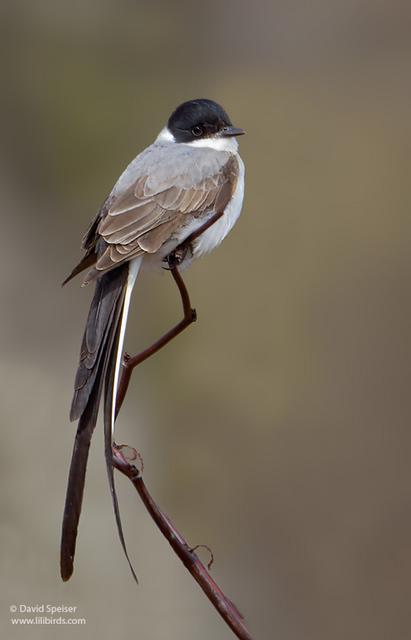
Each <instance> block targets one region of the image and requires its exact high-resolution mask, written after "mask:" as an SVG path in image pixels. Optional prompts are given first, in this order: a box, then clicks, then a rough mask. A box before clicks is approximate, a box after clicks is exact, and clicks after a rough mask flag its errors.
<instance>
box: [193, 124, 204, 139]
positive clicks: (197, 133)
mask: <svg viewBox="0 0 411 640" xmlns="http://www.w3.org/2000/svg"><path fill="white" fill-rule="evenodd" d="M191 133H192V134H193V136H195V137H196V138H199V137H200V136H201V135H202V134H203V127H200V126H198V125H197V126H196V127H193V128H192V129H191Z"/></svg>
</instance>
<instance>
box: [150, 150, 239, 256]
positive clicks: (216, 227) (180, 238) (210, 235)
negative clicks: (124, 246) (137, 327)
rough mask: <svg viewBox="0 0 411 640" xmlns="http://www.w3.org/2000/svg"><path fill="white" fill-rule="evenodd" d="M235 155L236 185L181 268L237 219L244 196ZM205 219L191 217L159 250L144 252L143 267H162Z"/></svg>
mask: <svg viewBox="0 0 411 640" xmlns="http://www.w3.org/2000/svg"><path fill="white" fill-rule="evenodd" d="M236 155H237V160H238V163H239V173H238V178H237V185H236V188H235V191H234V193H233V195H232V198H231V200H230V202H229V203H228V205H227V206H226V208H225V211H224V214H223V215H222V216H221V218H219V219H218V220H217V221H216V222H214V223H213V224H212V225H211V226H210V227H209V228H208V229H207V230H206V231H204V233H202V234H201V235H200V236H199V237H198V238H196V240H194V242H193V247H192V249H193V253H192V254H191V253H190V252H188V253H187V256H186V258H185V259H184V261H183V263H182V264H181V265H180V266H181V268H183V269H185V268H186V267H188V266H189V265H190V264H191V262H192V261H193V260H194V259H195V258H200V257H201V256H203V255H206V254H207V253H210V252H211V251H212V250H213V249H215V247H217V246H218V245H219V244H220V242H222V241H223V240H224V238H225V237H226V235H227V234H228V233H229V232H230V231H231V229H232V228H233V226H234V225H235V223H236V222H237V220H238V217H239V215H240V213H241V207H242V205H243V198H244V163H243V161H242V160H241V158H240V156H239V155H238V154H236ZM214 213H215V212H214V211H213V212H211V213H210V217H211V216H212V215H214ZM206 220H207V218H204V217H203V218H201V220H200V219H198V218H193V219H192V220H191V222H190V223H189V224H187V225H184V227H183V228H182V229H181V231H180V232H179V233H178V234H177V235H174V236H173V237H172V238H170V240H169V241H168V242H166V243H165V244H164V245H163V246H162V247H161V249H160V250H159V251H157V252H156V253H155V254H146V255H145V256H144V262H143V268H145V269H147V268H148V269H152V268H154V269H156V268H158V267H164V262H163V258H164V257H165V256H167V255H168V254H169V253H171V252H172V251H173V250H174V249H175V248H176V247H177V246H178V245H180V244H181V243H182V242H184V240H185V239H186V238H188V236H189V235H191V234H192V233H193V232H195V231H196V230H197V229H198V228H199V227H200V226H201V225H203V224H204V222H206Z"/></svg>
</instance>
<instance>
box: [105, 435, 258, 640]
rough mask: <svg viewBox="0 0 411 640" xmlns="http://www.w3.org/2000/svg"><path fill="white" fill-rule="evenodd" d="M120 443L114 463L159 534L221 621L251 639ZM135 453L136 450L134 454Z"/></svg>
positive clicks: (238, 634) (239, 635)
mask: <svg viewBox="0 0 411 640" xmlns="http://www.w3.org/2000/svg"><path fill="white" fill-rule="evenodd" d="M121 448H122V447H121V446H117V445H114V446H113V465H114V466H115V467H116V469H118V470H119V471H121V473H123V474H124V475H125V476H126V477H127V478H129V480H131V482H132V484H133V486H134V488H135V489H136V491H137V493H138V495H139V496H140V498H141V500H142V501H143V503H144V505H145V507H146V509H147V511H148V512H149V514H150V515H151V517H152V518H153V520H154V522H155V523H156V525H157V527H158V528H159V529H160V531H161V533H162V534H163V535H164V537H165V538H166V539H167V540H168V542H169V543H170V545H171V547H172V548H173V550H174V551H175V553H176V554H177V555H178V557H179V558H180V560H181V561H182V563H183V564H184V566H185V567H186V568H187V569H188V571H189V572H190V573H191V575H192V576H193V578H194V579H195V580H196V581H197V583H198V584H199V585H200V587H201V588H202V590H203V591H204V593H205V594H206V596H207V598H208V599H209V600H210V602H211V603H212V604H213V605H214V607H215V608H216V609H217V611H218V612H219V614H220V615H221V617H222V618H223V620H224V621H225V622H226V623H227V624H228V626H229V627H230V629H231V630H232V631H233V632H234V633H235V635H236V636H237V638H240V640H252V636H251V635H250V632H249V631H248V629H247V627H246V626H245V624H244V621H243V616H242V615H241V613H240V612H239V610H238V609H237V607H236V606H235V604H234V603H233V602H231V600H229V598H227V596H226V595H225V594H224V592H223V591H222V590H221V589H220V587H219V586H218V584H217V583H216V582H215V580H213V578H212V577H211V576H210V574H209V572H208V571H207V569H206V567H205V566H204V564H203V563H202V562H201V560H200V558H199V557H198V556H197V554H196V553H194V549H193V548H191V547H190V546H189V545H188V544H187V541H186V540H185V538H184V537H183V536H182V535H181V533H179V531H177V529H176V528H175V526H174V525H173V523H172V522H171V520H170V519H169V518H168V517H167V516H166V515H165V514H164V513H163V512H162V511H161V509H160V508H159V507H158V506H157V504H156V503H155V501H154V500H153V498H152V497H151V495H150V493H149V492H148V489H147V487H146V485H145V483H144V480H143V478H142V476H141V474H140V471H139V470H138V469H137V467H135V466H134V465H131V464H129V462H128V461H127V460H126V459H125V457H124V456H123V454H122V453H121ZM135 455H136V456H137V453H135Z"/></svg>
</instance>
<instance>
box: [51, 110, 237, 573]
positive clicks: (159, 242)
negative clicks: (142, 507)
mask: <svg viewBox="0 0 411 640" xmlns="http://www.w3.org/2000/svg"><path fill="white" fill-rule="evenodd" d="M243 133H244V131H243V130H242V129H238V128H236V127H234V126H233V125H232V123H231V121H230V118H229V117H228V115H227V114H226V112H225V111H224V110H223V109H222V108H221V107H220V106H219V105H218V104H217V103H215V102H213V101H212V100H205V99H198V100H190V101H189V102H184V103H183V104H181V105H180V106H179V107H178V108H177V109H176V110H175V111H174V112H173V113H172V114H171V116H170V118H169V120H168V123H167V126H165V127H164V128H163V129H162V130H161V132H160V134H159V135H158V137H157V138H156V140H155V141H154V143H153V144H152V145H150V146H149V147H147V149H145V150H144V151H143V152H142V153H140V154H139V155H138V156H137V157H136V158H134V160H133V161H132V162H131V163H130V164H129V165H128V167H127V169H126V170H125V171H124V173H123V174H122V175H121V176H120V178H119V179H118V181H117V182H116V184H115V186H114V188H113V190H112V191H111V193H110V195H109V196H108V197H107V199H106V200H105V202H104V203H103V205H102V207H101V209H100V210H99V212H98V213H97V215H96V217H95V218H94V220H93V222H92V223H91V226H90V228H89V230H88V232H87V234H86V235H85V237H84V239H83V248H84V250H85V255H84V257H83V259H82V260H81V262H80V263H79V265H77V266H76V267H75V269H74V270H73V271H72V273H71V274H70V276H69V277H68V278H67V280H66V281H65V282H67V281H68V280H70V279H71V278H72V277H74V276H75V275H77V274H78V273H80V272H81V271H83V270H85V269H88V272H87V275H86V277H85V281H84V284H87V283H88V282H92V281H94V282H95V292H94V297H93V300H92V303H91V308H90V311H89V314H88V318H87V324H86V328H85V332H84V336H83V342H82V345H81V352H80V363H79V366H78V369H77V375H76V379H75V389H74V396H73V400H72V404H71V411H70V419H71V420H78V427H77V433H76V439H75V442H74V449H73V454H72V459H71V466H70V473H69V479H68V487H67V494H66V503H65V508H64V518H63V530H62V540H61V558H60V567H61V576H62V578H63V580H68V579H69V578H70V576H71V574H72V572H73V561H74V552H75V545H76V537H77V529H78V522H79V518H80V511H81V504H82V499H83V490H84V482H85V474H86V466H87V458H88V451H89V447H90V441H91V436H92V434H93V430H94V427H95V425H96V421H97V414H98V409H99V404H100V397H101V394H102V390H103V387H104V394H103V395H104V432H105V454H106V463H107V471H108V476H109V483H110V489H111V494H112V498H113V504H114V510H115V515H116V520H117V525H118V529H119V535H120V540H121V543H122V545H123V548H124V551H125V553H126V556H127V559H128V555H127V551H126V548H125V543H124V537H123V533H122V528H121V522H120V516H119V510H118V504H117V498H116V493H115V488H114V477H113V465H112V445H113V437H114V422H115V417H116V393H117V388H118V381H119V373H120V367H121V355H122V349H123V343H124V334H125V329H126V323H127V314H128V310H129V305H130V297H131V292H132V289H133V286H134V283H135V281H136V278H137V275H138V273H139V271H140V269H145V268H148V267H155V268H156V267H157V268H161V267H164V266H165V263H167V261H168V262H169V265H170V266H171V264H172V265H173V266H174V267H175V266H176V264H178V265H179V266H181V267H182V268H185V267H186V266H188V265H189V264H190V263H191V261H192V260H193V259H194V258H198V257H200V256H202V255H204V254H206V253H209V252H210V251H212V250H213V249H214V247H216V246H217V245H218V244H220V242H221V241H222V240H223V239H224V237H225V236H226V235H227V233H228V232H229V231H230V230H231V228H232V227H233V225H234V223H235V222H236V220H237V218H238V216H239V215H240V211H241V206H242V202H243V194H244V164H243V162H242V160H241V158H240V156H239V154H238V143H237V139H236V136H239V135H241V134H243ZM171 257H172V263H171V261H170V259H171ZM128 561H129V560H128ZM129 563H130V561H129ZM130 567H131V564H130ZM131 570H132V572H133V575H134V577H135V574H134V571H133V568H132V567H131Z"/></svg>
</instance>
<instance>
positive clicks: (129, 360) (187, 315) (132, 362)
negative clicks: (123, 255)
mask: <svg viewBox="0 0 411 640" xmlns="http://www.w3.org/2000/svg"><path fill="white" fill-rule="evenodd" d="M170 272H171V275H172V276H173V278H174V281H175V283H176V284H177V287H178V290H179V291H180V296H181V301H182V303H183V312H184V317H183V319H182V320H180V322H179V323H178V324H176V325H175V326H174V327H173V328H172V329H170V330H169V331H167V333H165V334H164V335H163V336H161V338H160V339H159V340H157V341H156V342H154V344H152V345H151V346H150V347H148V348H147V349H144V351H142V352H141V353H138V354H137V355H135V356H129V355H128V354H127V353H125V354H124V356H123V366H122V370H121V378H120V384H119V385H118V391H117V399H116V417H117V415H118V412H119V411H120V409H121V405H122V404H123V401H124V398H125V395H126V393H127V389H128V385H129V383H130V378H131V374H132V373H133V369H134V368H135V367H137V365H139V364H141V363H142V362H144V360H147V358H150V356H152V355H154V354H155V353H157V351H159V350H160V349H161V348H162V347H164V346H165V345H166V344H167V343H168V342H170V340H172V339H173V338H175V337H176V336H178V334H179V333H181V332H182V331H184V329H186V328H187V327H188V326H189V325H190V324H191V323H193V322H195V321H196V320H197V313H196V310H195V309H192V308H191V303H190V297H189V295H188V291H187V287H186V286H185V284H184V280H183V278H182V277H181V275H180V272H179V271H178V269H177V267H175V266H174V267H171V269H170Z"/></svg>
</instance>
